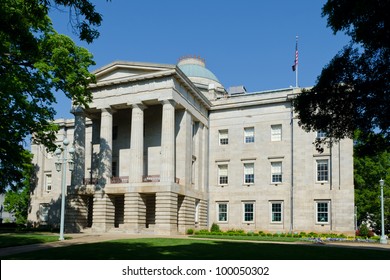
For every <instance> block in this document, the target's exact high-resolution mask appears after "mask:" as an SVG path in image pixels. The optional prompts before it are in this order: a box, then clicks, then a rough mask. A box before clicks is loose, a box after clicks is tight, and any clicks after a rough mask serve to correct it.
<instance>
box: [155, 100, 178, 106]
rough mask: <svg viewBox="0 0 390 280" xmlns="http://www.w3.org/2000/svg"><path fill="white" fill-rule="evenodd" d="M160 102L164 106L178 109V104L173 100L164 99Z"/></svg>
mask: <svg viewBox="0 0 390 280" xmlns="http://www.w3.org/2000/svg"><path fill="white" fill-rule="evenodd" d="M159 101H160V102H161V104H162V105H166V104H171V105H172V106H173V107H176V105H177V102H176V101H175V100H173V99H163V100H159Z"/></svg>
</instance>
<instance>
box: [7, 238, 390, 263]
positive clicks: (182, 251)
mask: <svg viewBox="0 0 390 280" xmlns="http://www.w3.org/2000/svg"><path fill="white" fill-rule="evenodd" d="M8 259H45V260H48V259H50V260H52V259H57V260H58V259H65V260H229V259H231V260H355V259H363V260H373V259H390V250H372V249H360V248H348V247H331V246H327V245H317V246H316V245H291V244H264V243H241V242H224V241H201V240H191V241H189V240H186V239H158V240H155V239H133V240H131V239H130V240H116V241H110V242H101V243H95V244H83V245H74V246H69V247H63V248H53V249H48V250H42V251H36V252H32V253H24V254H18V255H13V256H10V257H8Z"/></svg>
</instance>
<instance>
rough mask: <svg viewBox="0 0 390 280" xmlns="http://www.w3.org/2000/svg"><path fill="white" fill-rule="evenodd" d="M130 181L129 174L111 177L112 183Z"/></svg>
mask: <svg viewBox="0 0 390 280" xmlns="http://www.w3.org/2000/svg"><path fill="white" fill-rule="evenodd" d="M128 182H129V176H121V177H111V184H122V183H128Z"/></svg>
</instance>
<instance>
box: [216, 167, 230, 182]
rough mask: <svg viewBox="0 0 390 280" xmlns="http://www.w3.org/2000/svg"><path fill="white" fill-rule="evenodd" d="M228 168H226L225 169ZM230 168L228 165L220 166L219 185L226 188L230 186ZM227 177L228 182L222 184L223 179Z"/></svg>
mask: <svg viewBox="0 0 390 280" xmlns="http://www.w3.org/2000/svg"><path fill="white" fill-rule="evenodd" d="M224 167H226V168H224ZM228 173H229V166H228V164H227V163H223V164H218V185H220V186H225V185H227V184H229V175H228ZM223 177H226V182H221V179H222V178H223Z"/></svg>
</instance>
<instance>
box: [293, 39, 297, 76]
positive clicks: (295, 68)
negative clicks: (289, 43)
mask: <svg viewBox="0 0 390 280" xmlns="http://www.w3.org/2000/svg"><path fill="white" fill-rule="evenodd" d="M297 66H298V39H297V40H296V43H295V59H294V65H293V66H292V70H293V71H295V70H297Z"/></svg>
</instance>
